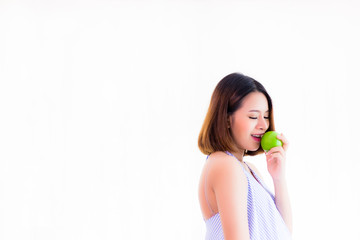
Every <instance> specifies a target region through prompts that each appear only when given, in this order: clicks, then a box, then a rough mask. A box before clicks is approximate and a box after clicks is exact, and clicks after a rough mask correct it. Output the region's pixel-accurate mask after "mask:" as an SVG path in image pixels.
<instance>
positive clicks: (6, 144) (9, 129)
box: [0, 0, 360, 240]
mask: <svg viewBox="0 0 360 240" xmlns="http://www.w3.org/2000/svg"><path fill="white" fill-rule="evenodd" d="M355 2H356V1H340V0H339V1H321V2H320V1H168V2H158V1H156V2H155V1H115V0H113V1H110V0H106V1H100V0H99V1H95V0H92V1H1V2H0V81H1V82H0V116H1V117H0V216H1V217H0V239H6V240H10V239H67V240H70V239H76V240H78V239H87V240H88V239H203V238H204V236H205V224H204V222H203V219H202V215H201V212H200V207H199V203H198V196H197V190H198V189H197V188H198V181H199V177H200V173H201V170H202V167H203V164H204V162H205V157H206V156H204V155H203V154H201V153H200V151H199V150H198V148H197V137H198V134H199V131H200V128H201V125H202V122H203V120H204V117H205V114H206V111H207V107H208V105H209V102H210V96H211V94H212V92H213V90H214V88H215V86H216V84H217V83H218V82H219V81H220V79H221V78H223V77H224V76H225V75H227V74H229V73H232V72H242V73H244V74H246V75H249V76H251V77H253V78H255V79H257V80H258V81H260V82H261V83H262V84H263V85H264V86H265V87H266V88H267V90H268V92H269V93H270V95H271V96H272V98H273V102H274V108H275V123H276V130H277V131H279V132H282V133H284V135H285V136H286V137H287V138H288V139H289V141H290V143H291V146H290V149H289V150H288V155H287V161H288V170H287V175H288V187H289V191H290V197H291V203H292V207H293V215H294V239H360V228H359V215H360V209H359V202H360V199H359V198H360V197H359V196H360V194H359V182H360V181H359V180H360V177H359V174H358V173H359V171H360V164H359V160H360V159H359V157H358V152H357V150H358V149H359V147H358V145H357V143H358V138H359V137H358V134H359V125H360V124H359V120H360V115H359V106H358V103H359V102H360V99H359V91H358V86H359V84H357V82H358V81H359V77H360V73H359V58H360V57H359V56H360V47H359V42H360V35H359V27H360V23H359V22H360V15H359V10H360V9H359V8H360V5H359V4H357V3H355ZM247 161H250V162H253V163H254V164H255V165H256V166H257V167H258V168H259V169H260V171H261V172H262V175H263V176H264V177H265V178H266V181H267V184H268V185H269V186H270V187H272V185H271V184H272V182H271V178H270V177H269V175H268V173H267V170H266V166H265V165H264V164H265V158H264V156H259V157H253V158H248V159H247Z"/></svg>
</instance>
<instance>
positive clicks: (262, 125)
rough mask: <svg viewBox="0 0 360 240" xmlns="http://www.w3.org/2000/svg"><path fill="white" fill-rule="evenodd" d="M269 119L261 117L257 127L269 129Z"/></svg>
mask: <svg viewBox="0 0 360 240" xmlns="http://www.w3.org/2000/svg"><path fill="white" fill-rule="evenodd" d="M268 125H269V124H268V120H267V119H264V118H259V121H258V124H257V128H258V129H260V130H266V129H268Z"/></svg>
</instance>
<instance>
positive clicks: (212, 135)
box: [198, 73, 275, 156]
mask: <svg viewBox="0 0 360 240" xmlns="http://www.w3.org/2000/svg"><path fill="white" fill-rule="evenodd" d="M251 92H261V93H263V94H264V95H265V97H266V99H267V102H268V107H269V128H268V129H267V131H274V129H275V126H274V117H273V107H272V101H271V98H270V96H269V94H268V93H267V91H266V90H265V88H264V86H263V85H262V84H261V83H259V82H258V81H256V80H255V79H252V78H250V77H248V76H245V75H243V74H241V73H232V74H229V75H227V76H226V77H224V78H223V79H222V80H221V81H220V82H219V83H218V84H217V86H216V88H215V90H214V92H213V94H212V96H211V101H210V106H209V109H208V112H207V114H206V117H205V120H204V123H203V125H202V128H201V131H200V134H199V139H198V146H199V149H200V151H201V152H202V153H204V154H206V155H208V154H211V153H213V152H216V151H230V152H239V150H240V149H239V148H238V146H237V145H236V144H235V141H234V139H233V137H232V136H231V133H230V129H229V128H228V121H227V120H228V116H230V115H231V114H233V113H234V112H235V111H236V110H238V109H239V108H240V107H241V105H242V101H243V99H244V97H245V96H247V95H248V94H249V93H251ZM263 152H264V150H263V149H262V147H261V146H260V147H259V149H258V150H256V151H247V153H246V155H252V156H254V155H257V154H260V153H263Z"/></svg>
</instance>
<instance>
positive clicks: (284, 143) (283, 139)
mask: <svg viewBox="0 0 360 240" xmlns="http://www.w3.org/2000/svg"><path fill="white" fill-rule="evenodd" d="M276 137H277V138H278V139H279V140H281V141H282V143H283V146H282V147H283V148H284V150H285V151H286V150H287V149H288V147H289V141H288V140H287V139H286V137H285V136H284V134H282V133H281V134H279V135H277V136H276Z"/></svg>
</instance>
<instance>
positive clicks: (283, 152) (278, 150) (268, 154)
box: [265, 147, 285, 156]
mask: <svg viewBox="0 0 360 240" xmlns="http://www.w3.org/2000/svg"><path fill="white" fill-rule="evenodd" d="M274 153H280V154H281V155H284V156H285V150H284V148H283V147H273V148H272V149H270V150H269V151H268V152H266V153H265V154H266V155H267V156H271V155H274Z"/></svg>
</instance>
